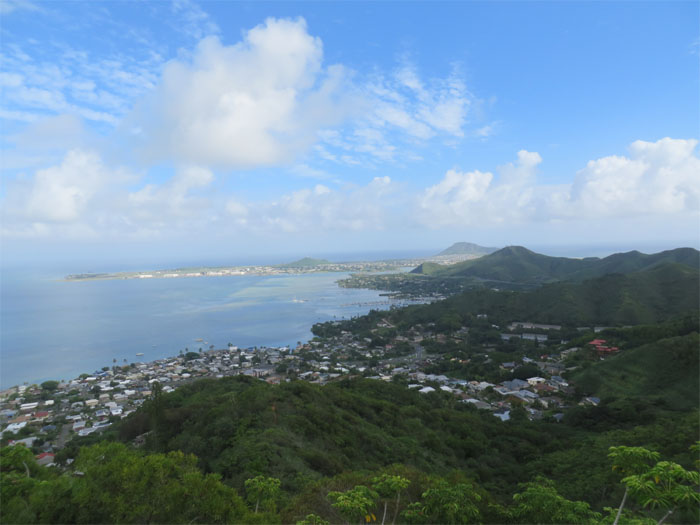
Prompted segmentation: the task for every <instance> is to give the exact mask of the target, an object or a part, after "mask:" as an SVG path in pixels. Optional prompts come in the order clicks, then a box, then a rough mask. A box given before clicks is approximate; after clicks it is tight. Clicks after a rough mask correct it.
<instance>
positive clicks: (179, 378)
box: [0, 318, 618, 465]
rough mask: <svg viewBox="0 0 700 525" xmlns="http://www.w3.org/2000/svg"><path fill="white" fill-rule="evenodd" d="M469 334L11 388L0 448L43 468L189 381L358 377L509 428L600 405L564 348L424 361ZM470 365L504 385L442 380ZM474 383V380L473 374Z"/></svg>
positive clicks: (329, 343) (2, 414)
mask: <svg viewBox="0 0 700 525" xmlns="http://www.w3.org/2000/svg"><path fill="white" fill-rule="evenodd" d="M481 320H482V321H485V319H484V318H481ZM337 323H339V322H337ZM330 324H333V323H330ZM394 328H395V327H393V326H392V325H391V323H390V322H389V321H387V320H381V321H379V322H378V323H377V325H376V327H375V328H373V329H372V332H373V333H377V332H382V331H386V330H389V331H394V332H396V331H395V330H394ZM523 329H528V330H539V332H540V333H537V334H533V335H536V336H537V337H533V338H530V337H525V336H527V335H529V334H528V333H523V332H522V330H523ZM559 329H560V327H558V326H550V325H535V324H532V323H513V324H511V325H510V326H509V327H508V328H506V330H508V331H507V332H504V333H503V334H501V335H502V339H504V340H505V339H508V340H510V341H511V343H512V344H515V343H516V342H517V341H520V343H519V344H521V345H531V347H532V348H535V347H536V345H537V344H538V342H539V341H544V340H546V339H547V337H548V333H556V331H557V330H559ZM469 330H470V329H469V327H463V328H461V329H459V330H455V331H454V332H452V333H450V334H445V333H436V332H435V329H434V327H422V326H415V327H411V329H410V330H406V331H400V332H396V335H394V337H393V338H391V339H390V340H389V341H383V342H384V344H378V342H377V340H373V339H372V338H370V337H366V338H361V337H359V336H358V335H357V334H352V333H350V332H348V331H344V330H343V331H341V332H340V333H339V334H338V335H337V336H332V337H315V338H313V339H312V340H311V341H309V342H307V343H305V344H301V343H299V344H298V345H297V346H296V347H295V348H290V347H281V348H268V347H261V348H239V347H237V346H235V345H233V344H229V345H228V346H227V347H226V348H223V349H215V348H210V349H209V350H207V351H202V350H201V349H200V351H199V352H189V351H187V352H186V351H181V352H180V354H179V355H177V356H173V357H170V358H165V359H159V360H156V361H153V362H148V363H131V364H129V365H125V366H118V365H116V364H114V365H113V366H111V367H110V366H105V367H103V368H102V369H101V370H96V371H94V372H93V373H91V374H87V373H85V374H82V375H80V376H79V377H77V378H75V379H72V380H70V381H62V382H59V381H46V382H44V383H42V384H41V385H20V386H16V387H12V388H10V389H7V390H4V391H2V392H0V424H1V425H2V429H3V430H2V441H3V443H7V444H10V445H12V444H22V445H24V446H27V447H29V448H31V449H32V450H33V451H34V452H35V453H36V457H37V460H38V461H39V462H41V463H42V464H47V465H50V464H52V463H53V458H54V455H55V453H56V452H57V451H59V450H60V449H61V448H63V447H64V446H65V445H66V443H67V442H68V441H69V440H70V439H71V438H72V437H74V436H87V435H89V434H91V433H94V432H102V431H103V430H104V429H106V428H108V427H110V426H111V425H112V424H113V423H114V422H116V421H118V420H120V419H123V418H126V417H128V416H129V415H130V414H131V413H133V412H134V411H135V410H136V409H137V408H138V407H139V406H140V405H142V404H143V403H144V401H146V400H147V399H149V397H151V396H152V392H153V387H154V384H155V383H158V384H159V385H160V386H161V388H162V392H164V393H168V392H172V391H174V390H175V389H177V388H178V387H179V386H181V385H183V384H186V383H188V382H191V381H195V380H198V379H202V378H222V377H225V376H235V375H245V376H250V377H254V378H258V379H260V380H261V381H266V382H268V383H272V384H275V383H280V382H283V381H292V380H303V381H308V382H311V383H316V384H321V385H323V384H326V383H328V382H330V381H336V380H340V379H343V378H346V377H358V376H362V377H365V378H368V379H373V380H378V381H393V382H398V383H402V384H404V385H405V386H406V388H408V389H415V390H417V391H418V392H419V393H421V394H424V395H450V396H454V397H455V398H456V399H457V400H458V402H460V403H464V404H465V405H467V406H470V407H473V408H474V409H478V410H484V411H490V412H491V413H493V415H494V416H495V417H498V418H499V419H501V420H502V421H507V420H508V419H510V417H511V412H512V410H513V409H514V408H515V407H520V408H522V409H524V411H525V414H526V417H528V418H529V419H531V420H538V419H542V418H544V417H551V418H554V420H560V419H561V418H562V417H563V415H564V411H565V410H566V409H567V408H568V407H570V406H575V405H577V404H588V405H597V404H598V403H600V400H599V399H597V398H595V397H583V398H581V399H577V398H576V397H575V390H574V388H573V386H572V385H570V384H569V383H568V382H567V381H566V379H564V377H563V376H562V374H565V373H566V371H567V366H566V364H565V360H567V359H569V358H571V356H573V355H574V354H575V353H577V352H580V351H581V350H582V349H581V348H576V347H573V348H569V347H566V348H563V349H562V350H560V351H559V352H558V353H548V354H542V355H539V356H536V358H533V357H528V356H527V355H520V354H515V355H518V357H516V358H513V359H512V360H509V361H502V362H500V363H496V362H494V360H493V356H494V355H495V352H494V348H492V347H490V346H489V345H483V348H481V349H480V351H479V352H477V353H475V352H474V351H473V349H472V352H471V354H470V355H471V357H470V358H469V359H457V358H454V357H451V358H450V357H449V354H448V355H440V354H437V353H435V352H431V351H428V349H429V348H430V349H434V348H435V345H436V344H437V345H443V346H445V345H450V344H452V345H454V344H465V343H464V341H465V339H466V336H467V334H468V333H469ZM518 331H519V333H518ZM552 331H554V332H552ZM542 332H545V333H542ZM504 335H509V336H510V337H508V338H505V337H503V336H504ZM509 344H510V343H509ZM564 346H565V345H564ZM587 347H588V348H586V349H584V350H585V351H589V352H595V353H596V355H597V356H598V359H601V358H603V357H605V356H606V355H608V354H609V353H610V352H612V351H613V350H612V348H614V347H608V346H606V345H605V341H603V340H599V339H596V340H593V341H591V343H590V344H589V345H587ZM532 348H531V349H532ZM591 349H593V350H591ZM481 350H483V353H481ZM617 350H618V349H617V348H615V351H617ZM529 353H530V354H532V351H530V352H529ZM470 364H472V365H476V364H479V366H482V367H483V366H488V367H490V368H489V370H491V372H490V375H491V376H492V377H496V376H498V377H508V378H509V379H503V380H500V381H495V380H491V381H487V380H484V379H483V377H474V378H468V377H467V378H465V377H463V375H464V374H463V373H451V372H450V371H449V370H451V369H455V370H459V367H468V366H469V365H470ZM440 367H442V368H446V369H447V370H448V371H445V372H443V373H436V372H435V370H436V368H440ZM466 369H468V368H466ZM523 371H532V372H533V373H532V375H529V374H528V376H527V377H522V378H518V377H512V376H513V375H514V374H515V372H523ZM478 375H481V376H483V372H482V373H481V374H478Z"/></svg>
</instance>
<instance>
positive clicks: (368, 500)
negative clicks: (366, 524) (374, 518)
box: [328, 485, 379, 523]
mask: <svg viewBox="0 0 700 525" xmlns="http://www.w3.org/2000/svg"><path fill="white" fill-rule="evenodd" d="M328 498H329V499H330V500H331V501H332V502H333V503H332V505H333V507H334V508H336V509H337V510H338V511H339V512H340V513H341V514H342V515H343V516H345V517H346V518H348V522H350V521H359V522H360V523H362V521H363V520H365V519H366V517H369V516H370V515H371V511H372V508H373V507H374V506H375V505H376V504H377V499H379V494H377V493H376V492H375V491H374V490H372V489H370V488H369V487H366V486H364V485H357V486H356V487H355V488H353V489H351V490H347V491H345V492H329V493H328ZM367 521H369V519H367Z"/></svg>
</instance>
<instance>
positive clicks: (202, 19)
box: [172, 0, 220, 40]
mask: <svg viewBox="0 0 700 525" xmlns="http://www.w3.org/2000/svg"><path fill="white" fill-rule="evenodd" d="M172 11H173V13H174V14H175V15H176V16H177V24H176V27H177V29H178V30H179V31H183V32H184V33H186V34H187V35H189V36H190V38H193V39H196V40H200V39H201V38H203V37H205V36H209V35H215V34H218V33H219V32H220V29H219V27H218V26H217V25H216V23H215V22H214V21H213V20H212V19H211V17H210V16H209V15H208V14H207V13H206V11H204V10H203V9H202V8H201V7H200V6H199V5H197V4H196V3H194V2H192V1H190V0H174V1H173V4H172Z"/></svg>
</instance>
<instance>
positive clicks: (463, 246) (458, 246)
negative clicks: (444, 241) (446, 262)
mask: <svg viewBox="0 0 700 525" xmlns="http://www.w3.org/2000/svg"><path fill="white" fill-rule="evenodd" d="M496 250H498V248H490V247H488V246H479V245H478V244H474V243H473V242H456V243H454V244H453V245H452V246H450V247H449V248H447V249H446V250H443V251H441V252H440V253H438V256H440V255H488V254H489V253H493V252H495V251H496Z"/></svg>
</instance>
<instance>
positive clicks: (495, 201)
mask: <svg viewBox="0 0 700 525" xmlns="http://www.w3.org/2000/svg"><path fill="white" fill-rule="evenodd" d="M697 144H698V141H696V140H683V139H670V138H664V139H661V140H658V141H656V142H645V141H636V142H634V143H632V144H631V146H630V148H629V151H630V153H629V156H622V155H614V156H608V157H602V158H599V159H594V160H591V161H589V162H588V163H587V164H586V166H585V167H583V168H582V169H581V170H579V171H578V172H577V173H576V174H575V175H574V176H573V177H572V178H571V180H572V182H571V183H570V184H561V185H547V184H540V183H538V181H537V169H538V166H539V165H540V164H541V163H542V162H543V159H542V158H541V157H540V155H539V154H538V153H536V152H529V151H525V150H521V151H519V152H518V153H517V160H516V161H515V162H512V163H507V164H504V165H503V166H501V167H500V168H499V169H498V170H496V173H491V172H482V171H478V170H474V171H466V172H464V171H460V170H458V169H451V170H448V171H447V172H446V173H445V175H444V177H443V178H442V179H441V180H440V181H439V182H437V183H436V184H434V185H432V186H428V187H425V188H424V189H422V190H420V191H418V192H417V193H416V192H413V193H412V192H410V191H409V190H408V189H407V188H406V187H405V186H404V185H402V184H401V183H400V181H393V180H391V179H390V178H389V177H387V176H380V177H375V178H374V179H372V180H371V181H370V182H368V183H367V184H365V185H356V184H316V185H314V186H312V187H307V188H303V189H299V190H296V191H291V192H289V193H283V194H281V195H277V196H271V197H270V198H268V199H266V200H261V201H245V200H242V199H240V198H238V197H236V195H235V194H234V193H230V194H227V195H222V194H221V193H220V192H217V191H216V190H215V189H214V188H212V182H213V181H214V175H213V173H212V172H211V171H210V170H208V169H206V168H202V167H199V166H196V165H190V166H188V167H184V168H181V169H180V170H179V171H178V172H177V174H176V175H175V176H174V177H173V178H172V179H170V180H169V181H167V182H165V183H162V184H153V183H150V184H145V185H141V186H140V187H137V188H136V189H134V188H133V187H132V186H133V183H134V181H135V180H138V177H137V176H136V175H135V174H133V173H130V172H129V171H128V170H126V169H123V168H118V169H109V168H107V167H106V166H105V165H104V163H103V162H102V160H101V159H100V157H99V155H97V154H96V153H95V152H90V151H82V150H74V151H70V152H69V153H68V154H66V156H65V158H64V159H63V160H62V162H61V163H60V164H57V165H55V166H51V167H48V168H45V169H40V170H37V171H36V172H35V173H34V174H33V175H32V176H31V177H28V178H26V179H24V180H22V181H20V182H18V183H16V184H15V185H14V186H12V187H10V188H9V190H8V196H7V198H6V199H5V201H4V206H3V231H4V233H5V235H9V236H14V237H27V236H43V237H52V236H53V237H55V236H59V237H60V236H62V235H63V236H72V237H75V236H78V235H84V236H88V237H98V236H99V237H106V238H115V239H119V238H141V237H149V238H167V237H171V236H173V235H176V234H187V235H193V234H194V235H208V234H209V232H211V231H217V232H220V233H222V234H225V235H228V234H261V233H280V232H281V233H290V234H300V235H308V234H315V233H322V232H333V231H356V232H362V231H381V230H388V229H397V228H403V229H412V230H414V231H421V230H424V229H438V228H469V227H474V226H499V225H501V226H513V225H528V224H530V225H536V224H542V223H566V222H567V221H582V220H584V221H585V220H598V219H601V218H613V217H614V218H635V217H645V218H650V217H652V218H653V217H656V218H658V220H659V221H661V222H663V221H665V220H669V219H677V218H687V219H688V231H689V232H694V231H696V230H697V224H698V220H699V219H700V158H698V156H697V155H696V153H695V150H696V148H697Z"/></svg>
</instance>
